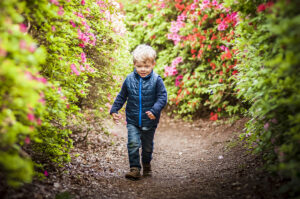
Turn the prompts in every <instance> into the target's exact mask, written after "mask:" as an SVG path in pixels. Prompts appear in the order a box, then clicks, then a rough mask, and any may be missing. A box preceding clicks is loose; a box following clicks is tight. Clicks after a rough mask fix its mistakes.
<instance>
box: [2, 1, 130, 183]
mask: <svg viewBox="0 0 300 199" xmlns="http://www.w3.org/2000/svg"><path fill="white" fill-rule="evenodd" d="M0 10H1V13H2V14H1V16H0V35H1V37H0V38H1V39H0V64H1V68H0V78H1V82H2V83H1V86H0V91H1V94H0V97H1V100H0V107H1V113H0V131H1V134H0V154H1V156H0V171H1V173H2V174H5V176H6V179H7V180H8V184H9V185H13V186H17V185H21V184H22V183H23V182H30V181H31V178H32V175H33V165H35V166H37V168H40V169H42V167H43V165H45V166H47V165H49V163H50V162H49V161H51V164H54V165H58V166H63V163H64V162H67V161H69V160H70V156H69V154H68V152H69V150H70V148H71V147H72V140H71V139H70V138H69V135H70V133H72V132H71V130H70V129H69V128H68V127H67V124H68V122H69V118H70V116H72V117H75V116H76V117H81V118H82V120H84V117H83V115H82V114H81V112H83V111H84V109H83V108H84V107H85V106H86V105H87V104H88V105H89V107H92V108H97V109H96V111H95V114H100V116H102V117H104V115H105V114H104V113H105V110H108V108H109V107H108V106H107V105H105V104H106V103H108V102H110V100H111V99H110V98H109V94H110V93H111V92H114V91H115V88H114V83H118V82H117V80H114V79H116V78H114V77H115V75H116V74H121V75H122V74H123V73H124V72H126V69H125V70H124V69H123V71H121V68H119V67H120V66H122V65H123V64H124V65H125V66H126V64H127V63H128V58H127V57H128V56H127V57H126V53H128V49H126V41H125V39H124V36H125V27H124V25H123V23H122V20H123V17H122V15H121V14H120V13H119V4H118V3H116V2H114V1H92V0H87V1H84V0H82V1H70V0H69V1H57V0H50V1H48V0H42V1H23V0H13V1H10V0H9V1H8V0H4V1H1V3H0ZM120 55H122V56H120ZM112 82H114V83H113V84H112ZM90 93H91V94H90ZM32 158H33V160H34V164H33V162H32V161H31V159H32ZM46 163H47V164H46ZM41 171H43V170H41ZM43 172H44V171H43ZM45 174H46V175H47V172H46V171H45Z"/></svg>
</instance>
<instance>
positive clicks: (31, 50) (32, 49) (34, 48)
mask: <svg viewBox="0 0 300 199" xmlns="http://www.w3.org/2000/svg"><path fill="white" fill-rule="evenodd" d="M28 50H29V52H31V53H34V52H35V50H36V47H35V45H30V46H29V48H28Z"/></svg>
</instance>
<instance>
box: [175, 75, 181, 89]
mask: <svg viewBox="0 0 300 199" xmlns="http://www.w3.org/2000/svg"><path fill="white" fill-rule="evenodd" d="M182 79H183V76H182V75H178V76H177V77H176V80H175V86H176V87H178V86H179V85H180V80H182Z"/></svg>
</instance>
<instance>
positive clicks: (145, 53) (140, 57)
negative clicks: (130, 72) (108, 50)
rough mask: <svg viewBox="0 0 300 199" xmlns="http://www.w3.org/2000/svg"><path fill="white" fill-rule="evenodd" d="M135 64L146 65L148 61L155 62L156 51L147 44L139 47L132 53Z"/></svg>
mask: <svg viewBox="0 0 300 199" xmlns="http://www.w3.org/2000/svg"><path fill="white" fill-rule="evenodd" d="M132 56H133V63H137V62H140V63H145V62H147V61H151V62H152V63H154V62H155V59H156V52H155V50H154V49H153V48H152V47H151V46H149V45H146V44H141V45H138V46H137V47H136V48H135V49H134V51H133V52H132Z"/></svg>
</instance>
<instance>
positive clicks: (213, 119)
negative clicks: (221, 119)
mask: <svg viewBox="0 0 300 199" xmlns="http://www.w3.org/2000/svg"><path fill="white" fill-rule="evenodd" d="M210 115H211V117H210V118H209V120H212V121H216V120H218V113H216V114H214V113H210Z"/></svg>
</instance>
